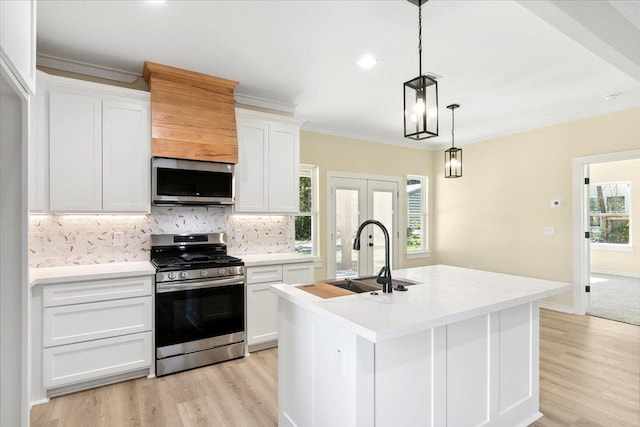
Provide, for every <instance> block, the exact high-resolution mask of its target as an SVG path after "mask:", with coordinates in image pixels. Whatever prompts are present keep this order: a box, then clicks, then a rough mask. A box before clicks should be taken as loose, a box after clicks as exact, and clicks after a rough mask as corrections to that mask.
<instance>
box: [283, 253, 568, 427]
mask: <svg viewBox="0 0 640 427" xmlns="http://www.w3.org/2000/svg"><path fill="white" fill-rule="evenodd" d="M393 277H394V278H402V279H409V280H413V281H416V282H418V283H419V284H417V285H414V286H410V287H408V291H407V292H393V293H391V294H383V293H382V292H378V293H377V294H376V295H374V294H371V293H360V294H353V295H348V296H342V297H338V298H331V299H322V298H319V297H317V296H315V295H312V294H310V293H308V292H305V291H303V290H301V289H298V288H297V287H295V286H290V285H286V284H284V285H274V286H272V290H273V291H274V292H275V293H276V294H277V295H278V296H279V331H280V336H279V350H278V387H279V399H278V405H279V408H278V412H279V425H280V426H296V425H297V426H336V425H340V426H377V427H383V426H403V427H405V426H432V427H439V426H449V427H464V426H480V425H482V426H492V427H496V426H504V427H514V426H526V425H529V424H530V423H532V422H534V421H535V420H536V419H537V418H539V417H541V416H542V414H541V413H540V412H539V409H538V360H539V359H538V356H539V355H538V345H539V312H538V301H539V300H540V299H542V298H545V297H548V296H551V295H556V294H559V293H563V292H569V291H571V289H572V285H571V284H569V283H561V282H553V281H547V280H540V279H533V278H526V277H518V276H511V275H505V274H498V273H491V272H485V271H479V270H472V269H464V268H458V267H451V266H444V265H436V266H428V267H419V268H411V269H406V270H397V271H394V272H393Z"/></svg>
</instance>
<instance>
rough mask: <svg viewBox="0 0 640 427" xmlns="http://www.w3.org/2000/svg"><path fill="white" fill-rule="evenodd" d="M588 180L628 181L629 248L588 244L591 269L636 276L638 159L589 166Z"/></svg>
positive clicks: (639, 255)
mask: <svg viewBox="0 0 640 427" xmlns="http://www.w3.org/2000/svg"><path fill="white" fill-rule="evenodd" d="M590 172H591V175H590V176H591V182H592V183H599V182H616V181H630V182H631V246H632V248H631V251H630V252H627V251H618V250H615V251H614V250H603V249H598V248H597V247H594V246H591V269H592V270H599V271H605V272H615V273H624V274H630V275H634V276H640V249H639V248H640V159H633V160H624V161H619V162H610V163H597V164H594V165H591V170H590Z"/></svg>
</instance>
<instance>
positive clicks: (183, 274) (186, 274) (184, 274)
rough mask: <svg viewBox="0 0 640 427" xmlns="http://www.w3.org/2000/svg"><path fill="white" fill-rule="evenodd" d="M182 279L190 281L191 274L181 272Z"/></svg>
mask: <svg viewBox="0 0 640 427" xmlns="http://www.w3.org/2000/svg"><path fill="white" fill-rule="evenodd" d="M180 277H181V278H183V279H188V278H189V273H188V272H186V271H181V272H180Z"/></svg>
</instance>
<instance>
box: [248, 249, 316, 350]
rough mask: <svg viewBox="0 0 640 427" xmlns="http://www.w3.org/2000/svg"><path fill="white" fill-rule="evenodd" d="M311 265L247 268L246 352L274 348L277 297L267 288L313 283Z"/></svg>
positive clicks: (276, 265)
mask: <svg viewBox="0 0 640 427" xmlns="http://www.w3.org/2000/svg"><path fill="white" fill-rule="evenodd" d="M313 268H314V267H313V262H311V261H309V262H300V263H293V264H272V265H261V266H255V267H247V344H248V346H249V350H259V349H263V348H268V347H274V346H276V345H278V297H277V295H276V294H275V293H273V292H272V291H271V289H270V286H271V285H274V284H278V283H287V284H290V285H293V284H298V283H311V282H313Z"/></svg>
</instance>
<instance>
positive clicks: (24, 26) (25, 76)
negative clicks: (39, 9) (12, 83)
mask: <svg viewBox="0 0 640 427" xmlns="http://www.w3.org/2000/svg"><path fill="white" fill-rule="evenodd" d="M0 55H1V56H2V58H3V59H4V60H5V61H6V62H7V63H8V64H9V67H10V68H12V71H13V72H14V73H15V74H16V76H17V77H18V79H19V80H20V83H21V84H22V85H23V86H24V88H25V89H26V90H27V91H29V92H30V93H31V94H34V93H36V2H35V1H34V0H21V1H0Z"/></svg>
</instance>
